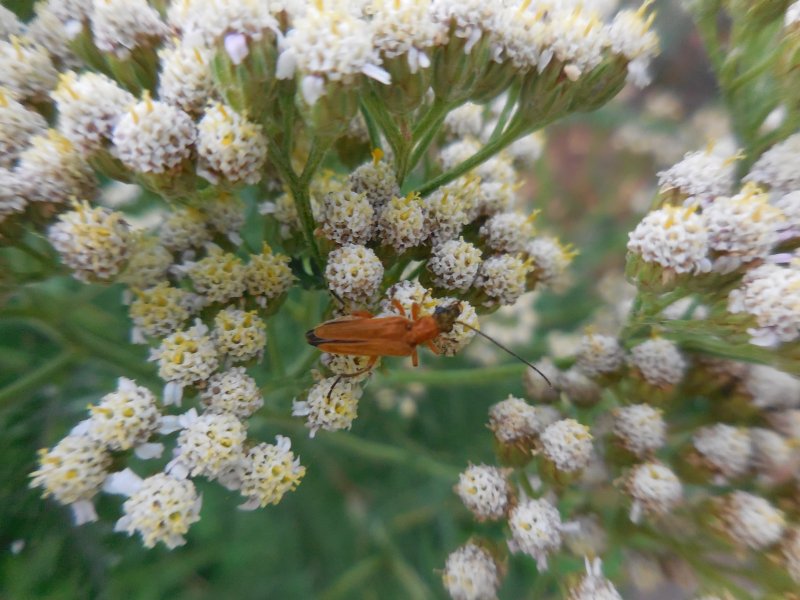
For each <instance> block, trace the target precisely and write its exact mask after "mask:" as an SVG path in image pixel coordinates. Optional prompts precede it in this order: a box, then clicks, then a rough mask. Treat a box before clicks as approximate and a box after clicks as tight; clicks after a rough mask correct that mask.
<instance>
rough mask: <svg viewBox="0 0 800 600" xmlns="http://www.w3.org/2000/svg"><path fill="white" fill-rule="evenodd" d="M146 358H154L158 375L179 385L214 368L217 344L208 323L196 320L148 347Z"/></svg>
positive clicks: (207, 374)
mask: <svg viewBox="0 0 800 600" xmlns="http://www.w3.org/2000/svg"><path fill="white" fill-rule="evenodd" d="M150 360H155V361H158V376H159V377H161V379H163V380H164V381H167V382H174V383H176V384H178V385H180V386H187V385H191V384H193V383H196V382H201V381H205V380H207V379H208V378H209V377H210V376H211V374H212V373H213V372H214V371H216V370H217V366H218V365H219V358H218V353H217V348H216V346H214V342H212V341H211V337H210V336H209V333H208V327H206V326H205V325H203V324H202V323H201V322H200V321H199V320H198V321H197V322H196V323H195V324H194V326H192V327H190V328H189V329H186V330H184V331H177V332H175V333H173V334H171V335H169V336H167V337H166V338H164V340H163V341H162V342H161V345H160V346H159V347H158V348H155V349H153V350H151V351H150Z"/></svg>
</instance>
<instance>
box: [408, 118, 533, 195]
mask: <svg viewBox="0 0 800 600" xmlns="http://www.w3.org/2000/svg"><path fill="white" fill-rule="evenodd" d="M527 129H528V128H526V127H523V126H522V124H521V123H514V122H512V123H510V124H509V126H508V129H506V131H505V132H503V134H501V135H500V136H499V137H498V138H497V139H495V140H493V141H490V142H489V143H487V144H486V145H485V146H483V147H482V148H481V149H480V150H478V151H477V152H476V153H475V154H473V155H472V156H470V157H469V158H468V159H466V160H465V161H463V162H461V163H459V164H458V165H456V166H455V167H453V168H452V169H450V170H449V171H446V172H445V173H442V174H441V175H439V176H438V177H434V178H433V179H431V180H430V181H428V182H426V183H424V184H422V186H421V187H420V188H419V189H418V190H417V192H419V194H420V195H421V196H427V195H428V194H430V193H431V192H433V191H435V190H437V189H439V188H440V187H442V186H443V185H446V184H448V183H450V182H451V181H453V180H454V179H458V178H459V177H461V176H462V175H463V174H464V173H467V172H468V171H471V170H472V169H474V168H475V167H477V166H478V165H480V164H481V163H483V162H485V161H486V160H488V159H490V158H491V157H492V156H494V155H495V154H497V153H498V152H500V151H501V150H502V149H503V148H505V147H506V146H508V145H509V144H511V143H512V142H514V141H515V140H516V139H518V138H519V137H520V136H521V135H522V134H523V133H524V132H525V131H526V130H527Z"/></svg>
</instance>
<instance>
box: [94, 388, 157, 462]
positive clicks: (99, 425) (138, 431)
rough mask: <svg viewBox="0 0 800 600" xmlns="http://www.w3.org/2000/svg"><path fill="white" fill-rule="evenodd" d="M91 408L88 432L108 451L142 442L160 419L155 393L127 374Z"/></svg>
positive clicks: (126, 448) (126, 447) (153, 431)
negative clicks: (115, 388)
mask: <svg viewBox="0 0 800 600" xmlns="http://www.w3.org/2000/svg"><path fill="white" fill-rule="evenodd" d="M89 411H90V413H91V417H90V419H89V422H88V426H87V430H86V435H88V436H89V437H90V438H92V439H93V440H96V441H98V442H100V443H102V444H103V445H104V446H105V447H106V448H108V449H109V450H129V449H130V448H133V447H135V446H138V445H139V444H143V443H144V442H146V441H147V440H148V439H149V438H150V436H151V435H152V434H153V433H155V431H156V430H157V429H158V426H159V423H160V421H161V413H160V412H159V411H158V407H157V406H156V398H155V396H154V395H153V393H152V392H151V391H150V390H148V389H147V388H145V387H142V386H140V385H136V382H135V381H132V380H130V379H126V378H125V377H120V378H119V382H118V384H117V390H116V391H115V392H111V393H110V394H106V395H105V396H103V397H102V399H101V400H100V402H99V403H98V404H96V405H94V406H90V407H89Z"/></svg>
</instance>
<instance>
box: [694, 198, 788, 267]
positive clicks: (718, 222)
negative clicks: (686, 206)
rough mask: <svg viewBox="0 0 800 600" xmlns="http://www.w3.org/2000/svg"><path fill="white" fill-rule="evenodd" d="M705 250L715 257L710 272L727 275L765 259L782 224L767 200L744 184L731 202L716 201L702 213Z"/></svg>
mask: <svg viewBox="0 0 800 600" xmlns="http://www.w3.org/2000/svg"><path fill="white" fill-rule="evenodd" d="M703 218H704V220H705V222H706V230H707V231H708V247H709V249H710V250H711V251H712V252H714V253H715V254H716V255H717V258H716V260H715V263H714V270H715V271H721V272H723V273H724V272H727V271H732V270H734V269H736V268H738V267H739V266H740V265H741V264H746V263H749V262H752V261H754V260H758V259H763V258H766V257H767V256H768V255H769V253H770V251H771V250H772V247H773V246H774V245H775V244H776V243H777V241H778V235H777V234H778V228H779V224H780V222H781V221H782V220H783V215H782V214H781V212H780V210H778V209H777V208H775V207H773V206H772V205H770V203H769V200H768V196H767V194H765V193H764V192H762V191H761V190H760V189H759V188H758V187H756V186H755V185H752V184H747V185H745V187H744V188H743V189H742V191H741V193H739V194H736V195H735V196H733V197H731V198H727V197H719V198H716V199H715V200H714V201H713V202H711V203H709V204H708V205H707V206H706V207H705V208H704V209H703Z"/></svg>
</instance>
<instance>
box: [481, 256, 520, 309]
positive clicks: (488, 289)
mask: <svg viewBox="0 0 800 600" xmlns="http://www.w3.org/2000/svg"><path fill="white" fill-rule="evenodd" d="M530 268H531V261H530V260H527V261H525V260H522V259H521V258H518V257H516V256H513V255H511V254H499V255H496V256H490V257H489V258H487V259H485V260H484V261H483V263H482V264H481V268H480V269H479V270H478V275H477V277H476V278H475V285H476V286H477V287H478V288H480V289H481V290H482V291H483V292H484V293H485V294H486V295H487V296H488V297H489V300H488V301H487V304H488V305H492V304H507V305H508V304H514V302H516V301H517V299H518V298H519V297H520V296H521V295H522V294H524V293H525V281H526V278H527V276H528V271H529V270H530Z"/></svg>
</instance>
